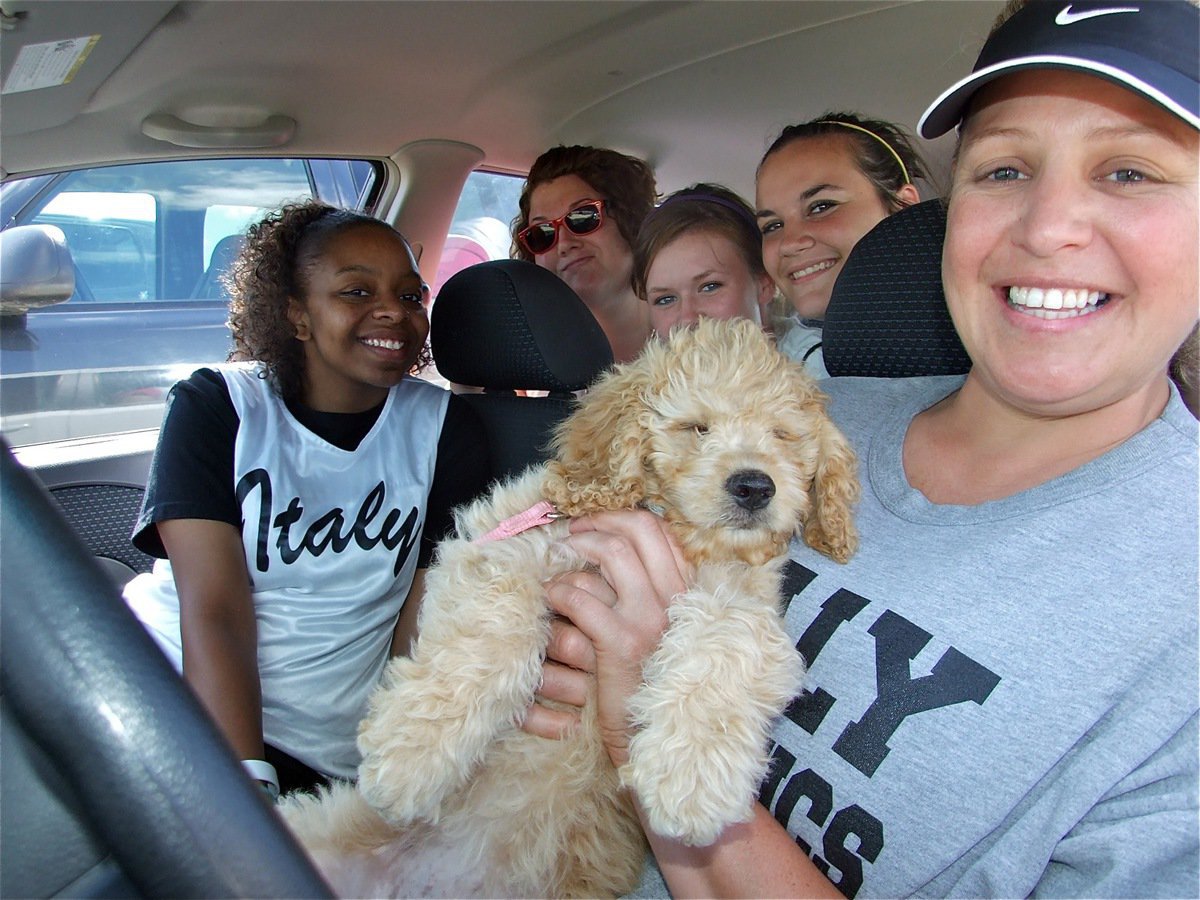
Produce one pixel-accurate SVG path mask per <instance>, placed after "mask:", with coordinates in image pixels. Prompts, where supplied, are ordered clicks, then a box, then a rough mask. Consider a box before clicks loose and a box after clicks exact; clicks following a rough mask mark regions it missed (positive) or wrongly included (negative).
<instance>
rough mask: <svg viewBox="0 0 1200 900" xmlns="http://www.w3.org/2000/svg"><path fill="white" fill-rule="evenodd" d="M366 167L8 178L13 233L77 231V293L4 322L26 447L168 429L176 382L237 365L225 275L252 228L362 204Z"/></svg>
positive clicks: (262, 163) (213, 168) (178, 169)
mask: <svg viewBox="0 0 1200 900" xmlns="http://www.w3.org/2000/svg"><path fill="white" fill-rule="evenodd" d="M378 174H379V170H378V168H377V167H376V164H374V163H371V162H369V161H365V160H333V159H320V160H305V159H204V160H183V161H171V162H160V163H139V164H135V165H123V166H107V167H100V168H94V169H81V170H78V171H73V172H65V173H59V174H57V175H52V176H45V175H40V176H36V177H34V178H31V179H27V180H24V182H23V181H22V180H14V181H10V182H6V183H5V184H4V185H3V186H2V188H0V191H2V192H3V197H2V198H0V199H2V200H3V209H4V215H5V225H6V227H11V226H14V225H27V224H48V225H54V226H57V227H58V228H60V229H61V230H62V232H63V234H64V235H65V237H66V242H67V246H68V248H69V249H70V251H71V256H72V261H73V262H74V265H75V270H76V271H75V293H74V295H73V296H72V297H71V298H70V299H69V300H68V301H67V302H65V303H61V304H58V305H54V306H47V307H44V308H41V309H35V310H30V311H29V312H28V313H27V314H25V315H23V316H5V317H4V321H3V332H2V337H3V343H2V345H0V430H3V432H4V434H5V437H6V438H7V439H8V440H9V442H10V443H12V444H13V445H14V446H23V445H26V444H32V443H41V442H46V441H58V440H64V439H67V438H83V437H91V436H95V435H100V434H112V433H116V432H121V431H130V430H134V429H139V428H156V427H157V426H158V425H159V422H160V420H161V418H162V404H163V400H164V399H165V396H166V392H167V390H168V389H169V388H170V386H171V385H172V384H173V383H174V382H175V381H177V380H179V379H180V378H182V377H186V376H187V375H188V374H189V373H190V372H191V371H193V370H194V369H195V368H197V367H198V366H202V365H210V364H214V363H219V362H222V361H224V360H225V358H226V357H227V356H228V353H229V349H230V336H229V330H228V328H227V327H226V324H225V321H226V317H227V314H228V306H227V303H228V297H227V294H226V292H225V290H224V284H223V282H222V278H221V276H222V274H223V272H224V271H225V270H226V269H227V268H228V266H229V264H230V262H231V261H232V259H233V257H234V256H235V255H236V253H237V250H238V247H239V246H240V241H241V237H240V236H241V235H242V234H243V233H244V232H245V229H246V227H247V225H248V224H249V223H250V222H252V221H254V220H255V219H257V218H259V217H260V216H261V215H262V214H263V212H264V211H266V210H268V209H271V208H274V207H277V206H279V205H280V204H282V203H285V202H289V201H296V200H304V199H307V198H310V197H319V198H320V199H322V200H325V201H327V202H329V203H333V204H335V205H339V206H346V207H350V208H355V209H363V208H364V205H365V204H366V203H367V202H368V201H369V200H370V199H371V198H372V196H373V194H374V192H375V189H376V187H377V182H378V180H379V179H378Z"/></svg>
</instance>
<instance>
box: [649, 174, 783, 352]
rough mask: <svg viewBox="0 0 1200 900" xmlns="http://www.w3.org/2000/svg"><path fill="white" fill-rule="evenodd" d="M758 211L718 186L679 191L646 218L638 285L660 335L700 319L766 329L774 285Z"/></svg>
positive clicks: (695, 187)
mask: <svg viewBox="0 0 1200 900" xmlns="http://www.w3.org/2000/svg"><path fill="white" fill-rule="evenodd" d="M759 243H760V242H759V236H758V226H757V224H756V223H755V221H754V210H752V209H751V208H750V206H749V204H747V203H746V201H745V200H743V199H742V198H741V197H739V196H738V195H737V194H735V193H734V192H733V191H731V190H729V189H728V188H726V187H722V186H721V185H717V184H703V183H701V184H694V185H692V186H691V187H687V188H684V189H683V190H681V191H676V192H675V193H673V194H671V195H670V196H669V197H667V198H666V199H665V200H663V202H662V203H661V204H660V205H659V206H658V207H657V208H656V209H654V210H653V211H651V212H650V214H649V215H648V216H646V218H645V220H644V221H643V222H642V227H641V228H640V229H639V231H638V236H637V240H636V241H635V242H634V247H633V287H634V290H635V291H636V292H637V295H638V296H639V297H641V298H642V300H644V301H645V302H646V303H647V304H649V308H650V325H651V327H652V328H653V329H654V333H655V335H656V336H657V337H659V338H665V337H666V336H667V334H668V332H670V330H671V329H672V328H674V327H676V326H688V325H694V324H695V323H696V321H697V320H698V319H699V318H700V317H701V316H703V317H706V318H710V319H732V318H738V317H742V318H746V319H750V320H751V321H753V322H756V323H758V324H759V325H762V326H764V327H767V307H768V304H770V302H771V298H772V296H773V295H774V292H775V288H774V285H773V284H772V283H771V276H769V275H768V274H767V271H766V269H764V268H763V264H762V254H761V252H760V251H759Z"/></svg>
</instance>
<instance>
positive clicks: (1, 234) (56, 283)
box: [0, 225, 75, 318]
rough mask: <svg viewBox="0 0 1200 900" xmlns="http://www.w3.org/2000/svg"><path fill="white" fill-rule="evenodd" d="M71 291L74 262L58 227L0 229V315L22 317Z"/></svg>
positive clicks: (65, 296) (72, 290)
mask: <svg viewBox="0 0 1200 900" xmlns="http://www.w3.org/2000/svg"><path fill="white" fill-rule="evenodd" d="M74 293H75V263H74V261H73V260H72V259H71V250H70V248H68V247H67V238H66V235H64V234H63V232H62V229H61V228H58V227H56V226H54V225H17V226H15V227H13V228H8V229H6V230H4V231H0V316H4V317H5V318H7V317H9V316H22V315H24V314H25V313H26V312H28V311H29V310H31V309H38V308H41V307H43V306H53V305H54V304H56V303H63V302H65V301H66V300H69V299H70V298H71V295H72V294H74Z"/></svg>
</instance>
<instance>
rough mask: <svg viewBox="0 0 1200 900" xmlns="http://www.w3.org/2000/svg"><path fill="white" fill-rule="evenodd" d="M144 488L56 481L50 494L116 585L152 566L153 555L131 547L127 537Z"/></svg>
mask: <svg viewBox="0 0 1200 900" xmlns="http://www.w3.org/2000/svg"><path fill="white" fill-rule="evenodd" d="M144 493H145V490H144V489H143V488H142V487H141V486H140V485H136V484H115V483H111V482H87V483H81V484H58V485H54V486H53V487H51V488H50V494H51V496H52V497H53V498H54V500H55V502H57V503H58V505H59V508H60V509H61V510H62V513H63V516H64V517H65V518H66V520H67V521H68V522H69V523H70V524H71V527H72V528H74V529H75V533H76V534H78V535H79V537H80V538H81V539H82V540H83V543H84V544H85V545H86V546H87V548H88V549H89V550H90V551H91V552H92V555H93V556H95V557H96V560H97V561H98V562H99V563H100V565H101V566H102V567H103V568H104V569H105V571H107V572H108V573H109V575H111V576H112V579H113V581H114V582H115V583H116V585H117V587H118V588H120V587H124V586H125V583H126V582H127V581H129V579H131V578H133V576H134V575H137V574H139V573H141V572H149V571H150V570H151V569H152V568H153V567H154V558H153V557H152V556H148V555H147V554H145V553H143V552H142V551H140V550H138V549H137V548H136V547H134V546H133V543H132V542H131V541H130V536H131V535H132V533H133V526H134V525H135V524H136V523H137V518H138V515H139V514H140V513H141V509H142V496H143V494H144Z"/></svg>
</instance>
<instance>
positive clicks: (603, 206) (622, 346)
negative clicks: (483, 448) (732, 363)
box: [513, 146, 657, 362]
mask: <svg viewBox="0 0 1200 900" xmlns="http://www.w3.org/2000/svg"><path fill="white" fill-rule="evenodd" d="M656 197H657V189H656V187H655V183H654V173H653V172H652V171H651V169H650V167H649V166H648V165H647V164H646V163H645V162H643V161H642V160H640V159H635V158H634V157H632V156H626V155H625V154H623V153H618V152H616V151H615V150H608V149H605V148H603V147H580V146H575V147H553V148H551V149H550V150H547V151H546V152H545V153H543V154H542V155H541V156H539V157H538V158H537V160H535V161H534V164H533V167H532V168H531V169H530V170H529V177H528V178H527V179H526V181H525V187H524V189H523V190H522V191H521V200H520V214H519V215H518V216H517V218H516V220H515V221H514V222H513V238H514V240H513V255H514V256H515V257H516V258H517V259H524V260H528V261H531V262H534V263H537V264H538V265H539V266H541V267H542V268H544V269H549V270H550V271H552V272H554V273H555V274H556V275H558V276H559V277H560V278H561V279H562V280H563V281H565V282H566V283H567V284H568V285H570V286H571V288H572V289H573V290H574V291H575V293H577V294H578V295H579V296H580V297H581V298H582V299H583V302H584V303H586V304H587V307H588V309H590V310H591V311H592V315H594V316H595V317H596V321H597V322H599V323H600V327H601V328H603V329H604V333H605V335H607V337H608V343H609V344H610V345H611V347H612V351H613V358H614V359H615V360H616V361H617V362H626V361H628V360H630V359H632V358H633V357H635V356H637V354H638V352H639V351H640V350H641V349H642V346H643V345H644V344H645V343H646V340H647V339H648V338H649V337H650V317H649V314H648V310H647V307H646V304H645V303H643V302H641V300H640V299H639V298H638V296H637V294H636V293H635V292H634V290H633V250H632V245H633V240H634V238H635V236H636V235H637V230H638V226H640V225H641V222H642V219H644V218H645V217H646V215H647V214H648V213H649V212H650V210H652V209H653V208H654V201H655V199H656Z"/></svg>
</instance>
